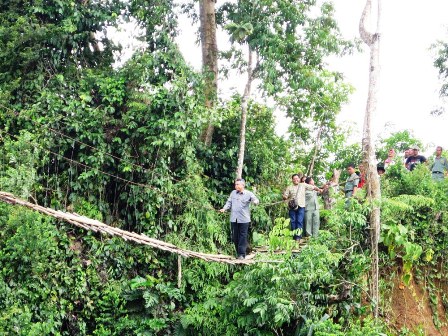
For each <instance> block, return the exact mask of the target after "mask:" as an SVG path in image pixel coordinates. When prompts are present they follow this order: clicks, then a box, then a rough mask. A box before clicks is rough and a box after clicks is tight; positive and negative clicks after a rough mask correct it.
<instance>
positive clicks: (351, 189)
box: [344, 163, 360, 201]
mask: <svg viewBox="0 0 448 336" xmlns="http://www.w3.org/2000/svg"><path fill="white" fill-rule="evenodd" d="M347 173H348V175H349V176H348V178H347V181H345V187H344V193H345V198H346V199H347V201H348V200H349V199H350V198H351V197H352V196H353V195H354V194H355V193H356V190H357V189H358V185H359V180H360V178H359V176H358V174H356V171H355V165H354V164H353V163H350V164H349V165H347Z"/></svg>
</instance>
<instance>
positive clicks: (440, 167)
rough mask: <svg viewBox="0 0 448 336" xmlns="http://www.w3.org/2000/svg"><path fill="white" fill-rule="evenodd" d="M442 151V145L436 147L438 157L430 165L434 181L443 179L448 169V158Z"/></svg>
mask: <svg viewBox="0 0 448 336" xmlns="http://www.w3.org/2000/svg"><path fill="white" fill-rule="evenodd" d="M442 151H443V149H442V147H441V146H437V147H436V157H435V158H434V162H433V163H432V164H431V166H430V167H429V169H430V170H431V177H432V179H433V180H434V181H443V179H444V177H445V173H446V172H447V171H448V160H447V159H446V158H444V157H443V156H442Z"/></svg>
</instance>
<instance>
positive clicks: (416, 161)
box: [406, 147, 426, 171]
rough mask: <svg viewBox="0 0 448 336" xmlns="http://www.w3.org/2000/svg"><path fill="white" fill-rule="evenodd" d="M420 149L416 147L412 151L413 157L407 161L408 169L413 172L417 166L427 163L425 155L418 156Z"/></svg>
mask: <svg viewBox="0 0 448 336" xmlns="http://www.w3.org/2000/svg"><path fill="white" fill-rule="evenodd" d="M418 151H419V149H418V148H417V147H414V148H413V149H412V155H411V156H409V157H408V159H407V160H406V168H407V169H408V170H410V171H413V170H414V168H415V166H416V165H417V164H420V163H426V158H425V157H424V156H423V155H418Z"/></svg>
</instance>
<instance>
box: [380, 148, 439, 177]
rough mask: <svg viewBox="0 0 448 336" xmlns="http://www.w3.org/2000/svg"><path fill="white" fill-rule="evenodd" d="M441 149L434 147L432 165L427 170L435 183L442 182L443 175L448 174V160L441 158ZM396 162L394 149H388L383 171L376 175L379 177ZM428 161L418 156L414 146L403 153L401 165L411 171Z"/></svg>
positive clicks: (417, 149) (417, 150)
mask: <svg viewBox="0 0 448 336" xmlns="http://www.w3.org/2000/svg"><path fill="white" fill-rule="evenodd" d="M442 152H443V148H442V147H441V146H437V147H436V152H435V157H434V160H433V161H432V163H431V164H430V165H429V170H430V171H431V177H432V178H433V180H436V181H442V180H443V179H444V178H445V175H447V172H448V160H447V159H446V158H444V157H443V156H442ZM395 160H396V158H395V151H394V149H392V148H391V149H389V152H388V156H387V158H386V160H384V164H383V167H384V170H383V171H381V172H380V171H378V173H379V174H380V175H381V173H384V171H385V169H387V167H388V166H389V165H390V164H392V163H394V162H395ZM427 163H428V160H427V159H426V157H424V156H423V155H420V154H419V148H418V147H417V146H414V147H412V148H409V149H406V150H405V151H404V156H403V164H404V166H405V167H406V169H407V170H409V171H413V170H414V169H415V167H417V165H419V164H427Z"/></svg>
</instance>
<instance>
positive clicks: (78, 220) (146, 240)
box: [0, 191, 281, 265]
mask: <svg viewBox="0 0 448 336" xmlns="http://www.w3.org/2000/svg"><path fill="white" fill-rule="evenodd" d="M0 201H3V202H5V203H8V204H12V205H20V206H23V207H26V208H29V209H32V210H35V211H37V212H40V213H42V214H45V215H48V216H51V217H54V218H57V219H60V220H63V221H66V222H68V223H70V224H73V225H75V226H77V227H80V228H83V229H85V230H89V231H94V232H101V233H105V234H108V235H111V236H118V237H121V238H123V239H124V240H126V241H127V240H129V241H133V242H135V243H137V244H142V245H148V246H151V247H154V248H157V249H160V250H164V251H168V252H170V253H175V254H178V255H179V256H182V257H185V258H189V257H192V258H199V259H202V260H204V261H207V262H220V263H226V264H244V265H249V264H254V263H257V262H265V263H278V262H281V260H254V259H235V257H232V256H228V255H224V254H209V253H201V252H196V251H192V250H187V249H183V248H179V247H177V246H175V245H173V244H171V243H167V242H164V241H161V240H157V239H154V238H150V237H148V236H146V235H145V234H138V233H135V232H130V231H125V230H122V229H119V228H116V227H113V226H109V225H107V224H104V223H102V222H100V221H98V220H95V219H91V218H88V217H85V216H81V215H78V214H76V213H69V212H63V211H60V210H54V209H51V208H46V207H43V206H40V205H38V204H33V203H30V202H28V201H25V200H22V199H20V198H18V197H16V196H15V195H13V194H11V193H7V192H3V191H0Z"/></svg>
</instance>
